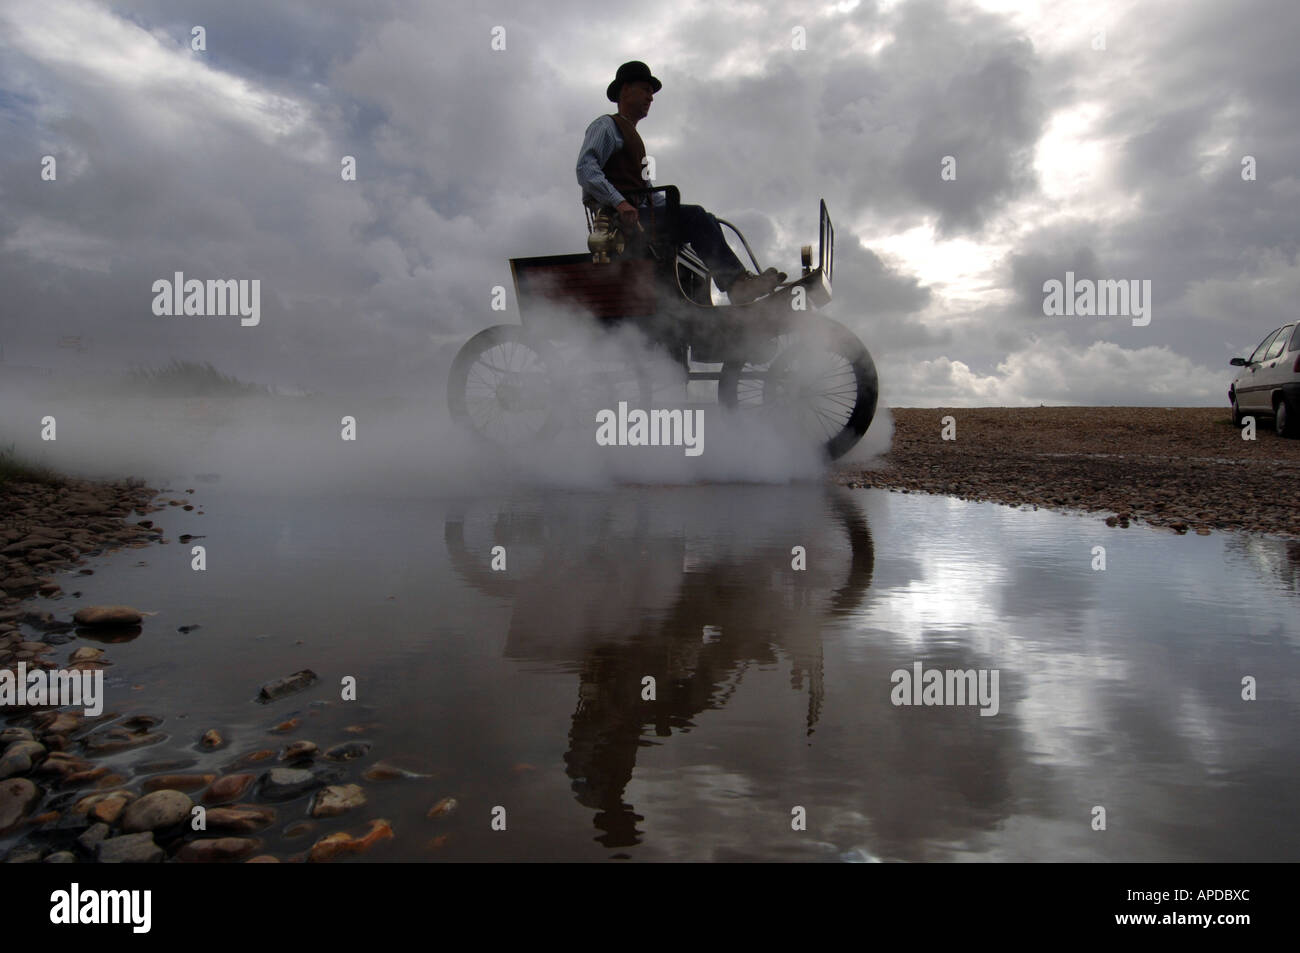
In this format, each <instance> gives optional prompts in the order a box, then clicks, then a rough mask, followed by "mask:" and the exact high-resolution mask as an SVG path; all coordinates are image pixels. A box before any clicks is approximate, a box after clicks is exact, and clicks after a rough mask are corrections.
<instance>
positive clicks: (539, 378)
mask: <svg viewBox="0 0 1300 953" xmlns="http://www.w3.org/2000/svg"><path fill="white" fill-rule="evenodd" d="M557 367H558V364H557V360H556V357H555V355H554V352H553V351H552V349H551V347H550V346H549V345H548V344H546V342H544V341H542V340H540V339H537V338H535V337H533V336H532V335H531V334H529V333H528V332H527V331H525V330H524V329H523V328H522V327H519V326H517V325H512V324H502V325H498V326H496V327H492V328H488V329H486V330H484V331H480V332H479V333H478V334H476V335H474V336H473V337H472V338H470V339H469V341H467V342H466V344H465V346H464V347H462V348H461V349H460V352H459V353H458V354H457V355H456V359H455V360H454V361H453V362H452V365H451V374H450V376H449V378H448V380H447V407H448V409H449V410H450V411H451V416H452V419H453V420H455V421H456V422H457V423H459V424H461V425H462V426H464V427H466V428H468V429H469V430H471V431H473V432H474V433H476V434H478V435H479V436H481V437H484V438H485V439H487V440H490V441H491V442H493V443H495V444H498V445H500V446H517V445H520V444H526V443H530V442H532V441H535V440H540V439H545V438H547V437H550V436H553V435H554V434H555V433H556V432H557V431H558V430H559V429H560V414H559V401H558V395H557V388H556V379H555V370H556V368H557Z"/></svg>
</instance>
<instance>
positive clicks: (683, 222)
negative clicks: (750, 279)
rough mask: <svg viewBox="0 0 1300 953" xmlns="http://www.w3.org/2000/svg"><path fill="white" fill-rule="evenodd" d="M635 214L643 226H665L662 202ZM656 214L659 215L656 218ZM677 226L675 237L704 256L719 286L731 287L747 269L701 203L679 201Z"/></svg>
mask: <svg viewBox="0 0 1300 953" xmlns="http://www.w3.org/2000/svg"><path fill="white" fill-rule="evenodd" d="M638 214H639V215H640V217H641V227H642V228H645V229H647V230H651V231H654V232H657V231H658V230H659V229H662V228H666V227H667V224H666V222H664V221H663V216H665V215H666V211H665V206H662V205H657V206H650V207H643V208H641V209H640V211H639V213H638ZM656 216H658V217H659V218H658V220H656ZM677 229H678V235H677V238H678V241H680V242H681V243H682V244H683V245H684V244H686V243H688V242H689V243H690V246H691V247H692V248H694V249H695V253H696V254H697V255H699V256H700V257H701V258H703V259H704V264H706V265H708V266H709V271H710V272H711V273H712V275H713V282H714V284H716V285H717V286H718V290H720V291H727V290H728V289H730V288H731V285H732V282H734V281H735V280H736V279H737V278H739V277H740V276H741V275H743V274H745V273H746V268H745V266H744V265H742V264H741V263H740V259H739V258H737V257H736V253H735V252H734V251H732V250H731V246H730V245H728V244H727V240H726V238H725V237H724V236H723V234H722V226H721V225H719V224H718V220H717V219H716V218H714V217H713V215H711V214H709V213H708V212H706V211H705V210H704V209H703V208H701V207H700V206H698V205H679V206H678V207H677Z"/></svg>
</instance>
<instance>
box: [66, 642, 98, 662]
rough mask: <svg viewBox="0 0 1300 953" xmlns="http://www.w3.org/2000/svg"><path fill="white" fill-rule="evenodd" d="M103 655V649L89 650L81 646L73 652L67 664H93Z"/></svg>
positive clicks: (85, 646)
mask: <svg viewBox="0 0 1300 953" xmlns="http://www.w3.org/2000/svg"><path fill="white" fill-rule="evenodd" d="M103 655H104V650H103V649H96V648H91V647H90V646H89V645H83V646H82V647H81V648H79V649H77V650H75V651H74V652H73V653H72V655H71V656H70V657H69V659H68V661H69V662H94V661H96V660H97V659H99V658H102V657H103Z"/></svg>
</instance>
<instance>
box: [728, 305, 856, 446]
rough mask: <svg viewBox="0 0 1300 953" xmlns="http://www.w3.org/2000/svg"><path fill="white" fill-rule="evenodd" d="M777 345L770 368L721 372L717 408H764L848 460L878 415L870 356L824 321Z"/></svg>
mask: <svg viewBox="0 0 1300 953" xmlns="http://www.w3.org/2000/svg"><path fill="white" fill-rule="evenodd" d="M775 343H776V348H775V350H776V356H775V357H773V358H772V360H771V362H770V363H768V364H750V363H743V364H742V363H741V362H739V361H730V362H728V363H726V364H724V365H723V366H722V376H721V379H720V380H719V381H718V401H719V403H721V404H722V405H723V406H725V407H730V408H733V409H746V408H762V409H763V411H764V412H765V413H772V414H774V415H776V416H779V417H782V418H785V419H787V420H789V421H790V422H791V423H793V425H794V426H795V427H797V429H798V430H799V432H801V433H804V434H807V435H808V436H809V437H810V438H812V439H814V440H817V441H818V442H820V443H821V444H822V446H823V447H825V450H826V453H827V455H828V456H829V457H830V459H832V460H835V459H838V458H839V457H842V456H844V454H846V453H848V452H849V450H851V449H852V448H853V447H854V445H855V444H857V442H858V441H859V440H861V439H862V435H863V434H864V433H866V432H867V428H868V427H869V426H871V419H872V418H873V417H874V416H875V413H876V398H877V396H878V390H879V384H878V381H877V378H876V365H875V362H873V361H872V360H871V355H870V354H869V353H867V349H866V348H865V347H863V346H862V342H861V341H859V340H858V339H857V337H856V336H855V335H854V334H853V333H852V332H851V331H849V329H848V328H846V327H844V326H843V325H842V324H839V323H837V322H835V321H831V320H829V319H826V318H822V319H819V320H817V321H815V322H808V323H807V324H801V325H800V327H799V328H797V329H794V330H791V331H790V332H789V333H787V334H783V335H781V336H780V337H779V338H777V339H776V342H775Z"/></svg>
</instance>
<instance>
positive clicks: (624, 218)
mask: <svg viewBox="0 0 1300 953" xmlns="http://www.w3.org/2000/svg"><path fill="white" fill-rule="evenodd" d="M618 218H619V221H621V222H622V223H623V228H624V229H626V230H627V231H629V232H631V231H633V230H634V229H635V228H636V227H637V226H638V225H640V224H641V218H640V216H638V215H637V211H636V209H635V208H634V207H633V206H632V204H631V203H630V202H627V201H622V202H619V203H618Z"/></svg>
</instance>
